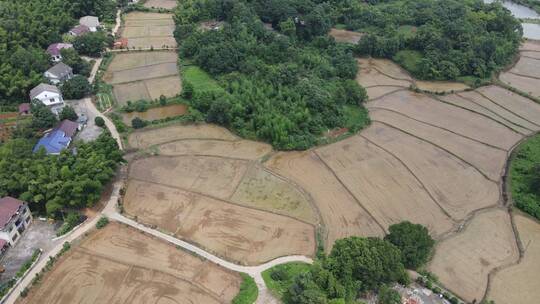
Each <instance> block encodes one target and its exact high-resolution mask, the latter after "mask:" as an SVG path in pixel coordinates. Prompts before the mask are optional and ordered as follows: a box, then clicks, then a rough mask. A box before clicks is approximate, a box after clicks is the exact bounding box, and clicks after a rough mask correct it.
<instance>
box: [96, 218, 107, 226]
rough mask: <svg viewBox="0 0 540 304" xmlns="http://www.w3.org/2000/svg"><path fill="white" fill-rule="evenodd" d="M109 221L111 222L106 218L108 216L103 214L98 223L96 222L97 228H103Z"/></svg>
mask: <svg viewBox="0 0 540 304" xmlns="http://www.w3.org/2000/svg"><path fill="white" fill-rule="evenodd" d="M108 223H109V219H108V218H106V217H104V216H102V217H101V218H100V219H99V220H98V221H97V223H96V228H97V229H101V228H103V227H105V226H107V224H108Z"/></svg>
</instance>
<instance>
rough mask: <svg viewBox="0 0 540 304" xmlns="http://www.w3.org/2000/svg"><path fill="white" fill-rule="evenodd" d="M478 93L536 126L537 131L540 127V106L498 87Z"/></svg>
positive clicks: (488, 88)
mask: <svg viewBox="0 0 540 304" xmlns="http://www.w3.org/2000/svg"><path fill="white" fill-rule="evenodd" d="M476 92H478V93H479V94H482V95H483V96H485V97H486V98H488V99H489V100H490V101H492V102H493V103H496V104H498V105H500V106H501V107H504V108H505V109H507V110H508V111H510V112H512V113H514V114H515V115H517V116H519V117H521V118H522V119H525V120H527V121H528V122H530V123H532V124H534V125H535V126H536V127H535V130H537V129H538V128H539V127H540V104H538V103H535V102H533V101H531V100H530V99H528V98H525V97H523V96H521V95H518V94H516V93H513V92H511V91H509V90H506V89H503V88H501V87H498V86H487V87H481V88H478V89H476Z"/></svg>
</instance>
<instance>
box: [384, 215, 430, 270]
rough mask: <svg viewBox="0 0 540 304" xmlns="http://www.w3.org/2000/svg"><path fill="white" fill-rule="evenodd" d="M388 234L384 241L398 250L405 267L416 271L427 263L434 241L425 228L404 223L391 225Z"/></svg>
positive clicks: (407, 222)
mask: <svg viewBox="0 0 540 304" xmlns="http://www.w3.org/2000/svg"><path fill="white" fill-rule="evenodd" d="M388 232H389V233H388V235H386V237H385V239H386V240H387V241H389V242H390V243H392V244H394V245H395V246H396V247H397V248H399V250H400V251H401V254H402V257H403V264H404V265H405V267H407V268H409V269H417V268H418V267H420V266H422V265H423V264H425V263H426V262H427V261H428V259H429V257H430V255H431V252H432V250H433V246H434V245H435V241H434V240H433V239H432V238H431V236H430V235H429V231H428V230H427V228H426V227H424V226H422V225H420V224H413V223H411V222H409V221H404V222H401V223H399V224H394V225H391V226H390V227H389V228H388Z"/></svg>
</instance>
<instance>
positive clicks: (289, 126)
mask: <svg viewBox="0 0 540 304" xmlns="http://www.w3.org/2000/svg"><path fill="white" fill-rule="evenodd" d="M304 4H305V6H304V7H302V10H303V13H304V15H303V16H301V18H302V20H300V19H297V20H293V19H292V16H293V15H291V18H288V19H285V20H284V21H283V22H281V23H280V24H279V28H280V30H281V33H277V32H275V31H273V30H272V29H268V28H267V27H265V26H264V25H263V23H262V22H261V17H263V16H264V14H266V13H265V11H264V8H265V7H266V6H265V1H258V2H253V3H248V2H245V1H227V2H223V1H212V0H211V1H200V0H194V1H182V2H181V3H180V6H179V7H178V10H177V13H176V21H177V24H178V26H177V31H176V34H177V38H178V39H179V45H180V46H181V57H182V61H184V60H185V59H189V60H192V61H193V62H194V63H195V64H197V65H199V66H200V67H202V68H203V69H204V70H206V71H207V72H209V73H210V74H212V75H213V76H214V77H216V78H217V79H218V80H219V81H220V84H221V85H222V87H223V88H225V91H226V93H219V94H217V95H216V93H211V94H204V92H195V93H194V101H193V106H194V107H195V108H196V109H198V110H199V111H201V112H203V113H205V114H206V115H207V120H208V121H209V122H216V123H219V124H222V125H225V126H228V127H230V128H232V129H233V130H234V131H236V132H237V133H239V134H240V135H242V136H244V137H248V138H259V139H262V140H265V141H268V142H270V143H272V144H273V145H274V146H275V147H277V148H279V149H306V148H308V147H310V146H312V145H314V144H316V143H317V142H318V140H319V138H320V137H321V134H322V133H323V131H326V130H329V129H333V128H336V127H351V128H357V129H358V128H360V127H362V126H363V125H365V124H367V115H357V117H360V119H358V120H357V121H356V125H355V126H348V125H347V117H348V116H350V115H352V114H351V112H356V113H358V112H362V111H364V109H363V108H361V103H362V102H363V101H364V100H365V99H366V93H365V90H364V89H363V88H361V87H360V86H359V85H358V84H357V83H356V82H355V81H354V78H355V76H356V72H357V64H356V60H355V59H354V57H353V54H352V51H351V49H350V48H349V47H347V46H344V45H338V44H336V43H335V42H334V41H333V39H332V38H330V37H328V36H327V35H326V34H327V32H328V31H329V30H330V26H331V24H332V21H331V18H330V14H329V11H328V8H329V6H328V4H326V3H320V4H318V3H317V2H311V1H307V2H305V3H304ZM282 8H283V9H286V10H295V9H296V3H294V2H293V1H284V3H283V7H282ZM299 9H300V8H299ZM263 19H266V18H265V17H263ZM204 20H221V21H225V24H224V26H223V28H222V29H219V30H216V29H214V30H201V29H200V28H199V22H200V21H204Z"/></svg>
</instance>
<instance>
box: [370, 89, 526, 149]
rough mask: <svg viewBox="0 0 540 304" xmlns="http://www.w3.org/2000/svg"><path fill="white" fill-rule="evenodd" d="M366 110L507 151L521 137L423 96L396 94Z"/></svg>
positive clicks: (502, 126) (483, 118) (451, 106)
mask: <svg viewBox="0 0 540 304" xmlns="http://www.w3.org/2000/svg"><path fill="white" fill-rule="evenodd" d="M366 106H367V108H368V109H386V110H390V111H394V112H396V113H398V114H399V115H402V116H406V117H408V118H411V119H414V120H417V121H419V122H422V123H424V124H429V125H431V126H435V127H438V128H442V129H444V130H447V131H450V132H453V133H456V134H458V135H460V136H463V137H467V138H469V139H472V140H475V141H478V142H480V143H484V144H487V145H489V146H492V147H496V148H500V149H503V150H508V149H510V148H511V147H512V146H514V144H515V143H516V142H518V141H519V140H520V139H521V137H522V135H521V134H520V133H518V132H515V131H513V130H511V129H509V128H508V127H506V126H505V125H502V124H500V123H499V122H497V121H494V120H492V119H490V118H488V117H485V116H481V115H478V114H476V113H473V112H471V111H469V110H467V109H463V108H459V107H456V106H453V105H450V104H445V103H443V102H440V101H438V100H435V99H433V98H431V97H429V96H426V95H424V94H418V93H413V92H409V91H398V92H395V93H392V94H388V95H386V96H384V97H381V98H379V99H377V100H374V101H371V102H369V103H368V104H367V105H366Z"/></svg>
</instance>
